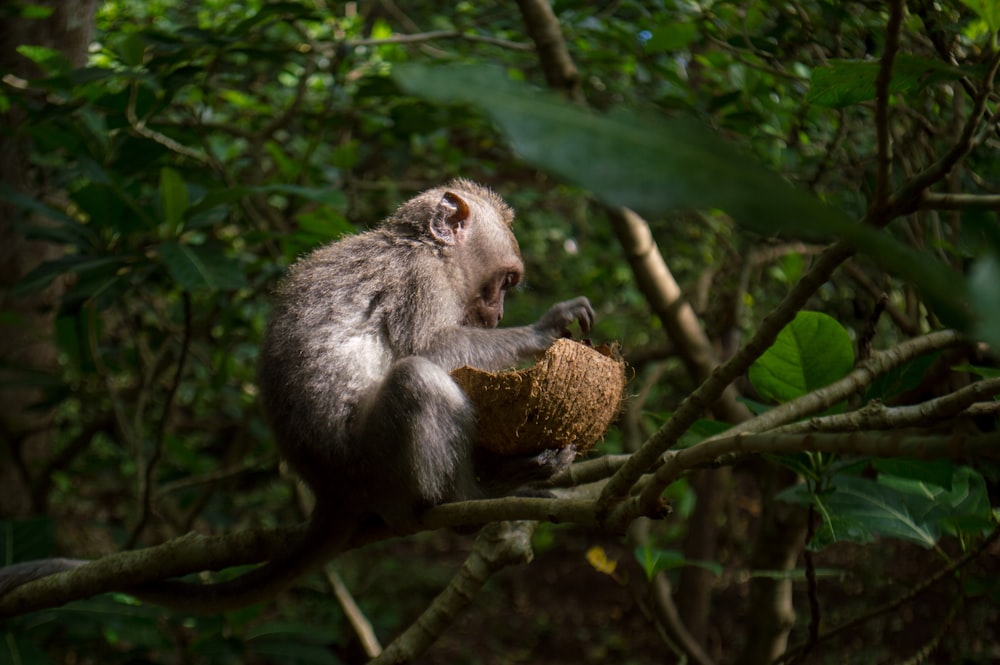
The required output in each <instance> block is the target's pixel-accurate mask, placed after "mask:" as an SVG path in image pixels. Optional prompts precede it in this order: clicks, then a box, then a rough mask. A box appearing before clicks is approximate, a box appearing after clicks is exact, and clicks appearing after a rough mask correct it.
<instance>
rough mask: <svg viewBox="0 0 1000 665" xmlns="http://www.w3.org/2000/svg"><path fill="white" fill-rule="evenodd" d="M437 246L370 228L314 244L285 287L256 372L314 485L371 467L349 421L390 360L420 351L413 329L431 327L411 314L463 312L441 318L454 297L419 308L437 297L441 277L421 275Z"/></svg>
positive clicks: (281, 438) (285, 448)
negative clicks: (424, 262)
mask: <svg viewBox="0 0 1000 665" xmlns="http://www.w3.org/2000/svg"><path fill="white" fill-rule="evenodd" d="M434 251H435V250H434V248H432V247H430V246H425V245H423V244H422V243H420V242H419V241H418V240H401V239H400V238H398V237H396V236H392V235H390V234H387V233H384V232H383V231H381V230H374V231H368V232H365V233H361V234H358V235H355V236H349V237H347V238H344V239H342V240H340V241H337V242H335V243H332V244H330V245H326V246H324V247H321V248H319V249H317V250H315V251H314V252H312V253H311V254H309V255H307V256H306V257H304V258H302V259H301V260H299V261H298V262H297V263H295V264H294V265H293V266H292V267H291V269H290V270H289V273H288V275H287V276H286V277H285V279H284V280H283V281H282V282H281V283H280V285H279V286H278V288H277V290H276V292H275V298H274V307H273V310H272V312H271V317H270V321H269V323H268V326H267V329H266V332H265V336H264V343H263V346H262V349H261V355H260V365H259V368H258V383H259V388H260V395H261V404H262V406H263V408H264V411H265V414H266V416H267V418H268V421H269V423H270V425H271V428H272V431H273V432H274V434H275V437H276V439H277V443H278V446H279V448H280V449H281V452H282V454H283V455H284V456H285V457H286V459H287V460H288V462H289V463H290V464H291V465H292V467H293V468H294V469H295V471H296V472H297V473H299V474H300V475H302V476H303V477H304V479H305V480H306V481H307V482H308V483H309V485H310V486H311V487H313V488H314V490H315V489H317V488H319V487H323V486H324V485H330V486H332V485H336V484H338V483H339V482H340V480H341V478H339V477H338V476H339V475H340V474H342V473H343V474H347V473H357V472H363V471H364V467H365V466H367V465H369V464H371V463H372V461H371V460H369V459H367V458H366V456H365V454H364V453H365V451H364V450H359V449H358V446H356V445H352V441H351V426H352V423H354V421H355V417H356V414H357V411H358V409H359V406H360V404H361V402H362V401H363V400H364V399H365V397H366V396H367V395H368V394H370V393H371V392H372V391H373V390H374V389H375V388H376V387H377V386H378V385H379V383H380V382H381V380H382V378H383V377H384V376H385V374H386V372H387V371H388V370H389V368H390V367H391V366H392V364H393V363H394V362H395V361H396V360H398V359H399V358H401V357H404V356H408V355H412V354H414V353H415V352H416V348H417V347H418V346H419V344H420V341H419V340H418V339H416V338H415V337H413V336H412V335H413V334H415V333H413V331H419V330H426V329H427V328H428V326H427V325H426V323H425V322H422V321H416V320H414V319H416V318H418V317H422V316H423V317H426V316H428V315H430V316H434V317H442V316H443V317H446V318H447V317H452V318H459V317H460V316H461V311H460V309H459V311H458V312H457V313H455V314H442V311H449V310H451V309H454V308H455V307H456V303H454V302H452V301H450V300H447V301H441V302H437V303H436V308H437V311H434V312H432V313H431V314H428V313H427V312H421V311H417V308H414V307H413V306H412V303H416V302H428V301H431V302H434V298H433V297H430V298H429V297H428V294H427V291H428V290H433V289H434V285H435V282H437V281H438V279H440V277H439V276H438V275H435V274H432V275H427V274H424V273H425V272H427V271H425V270H424V269H423V268H422V261H421V260H420V257H421V256H422V254H429V253H431V252H434ZM428 258H431V259H432V260H433V261H434V262H437V263H440V257H430V256H429V257H428ZM437 272H440V270H438V271H437Z"/></svg>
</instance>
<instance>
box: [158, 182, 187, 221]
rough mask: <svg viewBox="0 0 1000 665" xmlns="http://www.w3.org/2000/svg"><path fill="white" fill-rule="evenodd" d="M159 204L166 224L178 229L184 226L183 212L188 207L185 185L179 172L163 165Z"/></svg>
mask: <svg viewBox="0 0 1000 665" xmlns="http://www.w3.org/2000/svg"><path fill="white" fill-rule="evenodd" d="M160 205H161V206H162V207H163V218H164V220H165V221H166V222H167V225H168V226H169V227H170V228H171V229H173V230H175V231H180V230H181V229H182V228H183V226H184V212H185V211H186V210H187V209H188V207H190V205H191V204H190V201H189V200H188V190H187V185H185V184H184V179H183V178H182V177H181V174H180V173H178V172H177V171H175V170H174V169H172V168H170V167H169V166H164V167H163V168H162V169H160Z"/></svg>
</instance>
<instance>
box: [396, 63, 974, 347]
mask: <svg viewBox="0 0 1000 665" xmlns="http://www.w3.org/2000/svg"><path fill="white" fill-rule="evenodd" d="M393 77H394V78H395V80H396V82H397V83H398V84H399V85H400V86H401V87H402V88H403V89H404V90H406V91H407V92H410V93H412V94H415V95H420V96H423V97H425V98H427V99H430V100H433V101H436V102H440V103H464V104H468V105H471V106H473V107H476V108H478V109H479V110H481V111H482V112H484V113H486V114H488V115H489V116H490V117H491V118H493V120H494V121H496V122H497V123H498V124H499V125H500V127H501V128H502V129H503V131H504V132H505V133H506V134H507V136H508V137H509V139H510V141H511V143H512V144H513V145H514V147H515V149H516V150H517V151H518V153H519V154H520V155H521V156H522V157H523V158H524V159H526V160H527V161H529V162H531V163H532V164H535V165H537V166H539V167H541V168H544V169H546V170H548V171H551V172H552V173H555V174H558V175H560V176H561V177H563V178H566V179H567V180H570V181H572V182H575V183H577V184H579V185H581V186H583V187H585V188H587V189H589V190H590V191H592V192H593V193H594V194H595V195H596V196H598V197H599V198H601V199H602V200H604V201H605V202H607V203H609V204H611V205H616V206H627V207H629V208H632V209H633V210H636V211H638V212H640V213H645V214H648V215H654V216H661V215H663V214H664V213H667V212H669V211H672V210H676V209H680V208H700V209H711V208H718V209H721V210H724V211H726V212H727V213H729V214H730V215H732V216H733V218H734V219H736V220H737V221H738V222H739V223H741V224H743V225H745V226H747V227H748V228H751V229H754V230H756V231H759V232H761V233H765V234H768V235H773V234H776V233H780V234H787V235H793V236H799V237H809V238H814V239H824V238H825V239H830V238H840V239H843V240H844V241H846V242H848V243H850V244H851V245H852V246H853V247H855V248H856V249H858V250H859V251H863V252H866V253H868V254H869V255H870V256H872V257H873V258H874V259H875V260H877V261H878V262H879V263H880V264H881V265H882V266H883V267H885V268H887V269H889V270H891V271H893V272H895V273H897V274H899V275H901V276H903V277H905V278H906V279H908V280H909V281H910V282H912V283H913V284H914V285H916V286H917V287H918V288H919V289H920V290H921V292H922V293H923V294H924V296H925V297H926V298H927V300H928V301H929V302H930V303H931V304H932V305H933V306H934V308H935V312H936V313H937V314H938V315H939V316H940V317H941V318H942V319H944V320H945V321H947V322H948V323H949V324H950V325H953V326H955V327H958V328H961V329H963V330H968V329H969V328H971V326H972V321H973V318H974V317H973V315H972V313H971V311H970V309H969V305H968V303H967V302H966V301H965V300H964V299H962V298H956V297H955V288H954V285H955V274H954V273H953V272H952V271H951V270H949V269H948V268H947V267H946V266H945V265H944V264H942V263H941V262H940V261H938V260H937V259H936V258H934V257H933V256H932V255H931V254H930V253H927V252H918V251H916V250H913V249H911V248H909V247H907V246H906V245H904V244H902V243H899V242H897V241H895V240H894V239H893V238H892V237H891V236H889V235H888V234H886V233H883V232H880V231H878V230H876V229H873V228H870V227H868V226H864V225H861V224H858V223H857V222H856V221H855V220H852V219H850V218H849V217H848V216H846V215H845V214H844V213H843V212H842V211H840V210H838V209H836V208H834V207H832V206H829V205H826V204H825V203H822V202H821V201H819V200H818V199H816V198H815V197H814V196H812V195H811V194H809V193H807V192H805V191H804V190H801V189H797V188H796V187H793V186H792V185H791V184H790V183H789V182H788V181H786V180H785V179H784V178H782V177H780V176H778V175H777V174H775V173H773V172H771V171H770V170H769V169H767V168H766V167H764V166H763V165H762V164H761V163H760V162H758V161H757V160H755V159H752V158H751V157H749V156H748V155H746V154H744V153H743V152H742V151H740V150H738V149H737V148H735V147H734V146H732V145H731V144H729V143H727V142H726V141H724V140H722V139H721V138H720V137H718V136H717V135H715V134H714V133H712V132H711V131H709V130H708V129H707V128H705V127H704V126H702V125H700V124H699V123H697V122H695V121H693V120H692V119H690V118H683V117H681V118H672V119H667V118H664V117H662V116H659V115H653V114H651V113H639V112H635V111H629V110H625V109H619V110H615V111H612V112H610V113H608V114H604V115H601V114H598V113H596V112H593V111H591V110H589V109H586V108H583V107H581V106H578V105H574V104H571V103H569V102H566V101H564V100H563V99H561V98H559V97H557V96H555V95H553V94H550V93H546V92H540V91H538V90H536V89H533V88H531V87H530V86H528V85H526V84H524V83H519V82H516V81H511V80H510V79H509V78H508V77H507V76H506V75H505V74H504V73H503V71H501V70H499V69H496V68H493V67H484V66H463V65H452V66H442V67H434V66H426V65H416V64H409V65H397V66H396V67H395V69H394V70H393Z"/></svg>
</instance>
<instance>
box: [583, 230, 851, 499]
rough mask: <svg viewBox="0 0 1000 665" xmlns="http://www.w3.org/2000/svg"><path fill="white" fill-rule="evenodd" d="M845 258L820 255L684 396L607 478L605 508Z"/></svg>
mask: <svg viewBox="0 0 1000 665" xmlns="http://www.w3.org/2000/svg"><path fill="white" fill-rule="evenodd" d="M850 254H851V250H850V248H849V247H848V246H847V245H846V244H844V243H837V244H836V245H833V246H832V247H831V248H830V249H828V250H827V251H826V252H824V253H823V254H822V255H821V256H820V257H819V259H818V260H817V261H816V264H815V265H814V266H813V268H812V270H810V271H809V272H808V273H806V274H805V275H804V276H803V277H802V279H800V280H799V281H798V282H797V283H796V284H795V286H794V287H792V290H791V291H790V292H789V293H788V295H787V296H786V297H785V300H784V301H783V302H782V303H781V304H780V305H779V306H778V307H777V308H775V309H774V311H772V312H771V313H770V314H768V315H767V317H765V318H764V320H763V321H762V322H761V325H760V327H759V328H758V329H757V334H756V335H754V336H753V338H752V339H751V340H750V341H749V342H747V344H746V346H744V347H743V348H741V349H740V350H739V351H738V352H737V353H736V354H735V355H734V356H733V357H732V358H730V359H729V361H728V362H726V363H725V364H724V365H722V366H720V367H719V368H718V369H716V370H715V371H714V372H712V375H711V376H710V377H709V378H708V379H707V380H706V381H705V382H704V383H702V384H701V385H700V386H698V388H697V390H695V391H694V392H693V393H691V394H690V395H688V397H687V398H686V399H685V400H684V401H683V402H681V404H680V405H679V406H678V407H677V410H676V411H674V414H673V416H671V418H670V420H668V421H667V422H666V423H665V424H664V425H663V426H662V427H661V428H660V429H659V430H657V431H656V433H654V434H653V436H651V437H650V438H649V440H648V441H647V442H646V443H645V444H644V445H643V447H642V448H640V449H639V451H638V452H637V453H636V454H635V455H633V456H632V458H631V459H629V461H628V462H626V464H625V465H624V466H623V467H622V468H621V469H620V470H619V471H618V472H617V473H616V474H615V475H614V476H613V477H612V478H611V480H610V481H609V482H608V484H607V485H606V486H605V489H604V493H603V494H602V497H601V500H602V502H604V503H605V505H606V507H607V508H610V507H611V506H610V504H611V503H612V502H613V501H614V500H616V499H617V498H621V497H624V496H627V495H628V492H629V489H630V488H631V487H632V486H633V485H634V484H635V483H636V482H637V481H638V480H639V478H640V477H641V476H642V474H643V473H645V472H646V471H647V470H648V469H650V468H652V467H653V465H654V464H655V463H656V461H657V459H659V457H660V456H661V455H662V454H663V453H664V452H666V451H667V449H668V448H670V446H672V445H673V444H674V443H675V442H676V441H677V439H678V438H679V437H680V436H681V435H682V434H683V433H684V432H686V431H687V429H688V428H689V427H690V426H691V424H692V423H694V421H695V420H697V419H698V418H699V417H700V416H701V414H702V413H703V412H704V411H705V410H706V409H707V408H708V407H709V406H711V404H712V403H713V402H715V400H717V399H718V398H719V396H720V395H721V394H722V392H723V391H724V390H725V389H726V387H727V386H728V385H729V384H730V383H732V382H733V381H734V380H735V379H736V378H737V377H738V376H740V375H741V374H742V373H743V372H745V371H746V370H747V369H748V368H749V367H750V365H751V364H753V361H754V360H756V359H757V358H759V357H760V356H761V355H762V354H763V353H764V352H765V351H766V350H767V349H768V348H770V346H771V345H772V344H773V343H774V340H775V339H776V338H777V337H778V333H779V332H781V330H782V328H784V327H785V325H787V324H788V322H789V321H791V320H792V319H793V318H794V317H795V314H796V312H798V311H799V310H800V309H801V308H802V307H803V306H805V304H806V302H807V301H808V299H809V298H810V297H811V296H812V294H813V293H815V292H816V290H817V289H818V288H819V287H820V286H822V285H823V283H824V282H826V280H827V279H829V277H830V275H831V274H832V273H833V271H834V270H836V268H837V266H839V265H840V264H841V263H843V262H844V260H845V259H847V257H849V256H850Z"/></svg>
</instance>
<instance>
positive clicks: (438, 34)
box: [343, 30, 535, 51]
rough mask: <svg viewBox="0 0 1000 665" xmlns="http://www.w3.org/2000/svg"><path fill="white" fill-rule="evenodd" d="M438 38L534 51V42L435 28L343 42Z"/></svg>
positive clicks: (381, 43)
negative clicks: (408, 33) (411, 33)
mask: <svg viewBox="0 0 1000 665" xmlns="http://www.w3.org/2000/svg"><path fill="white" fill-rule="evenodd" d="M437 39H461V40H464V41H468V42H480V43H483V44H491V45H493V46H501V47H503V48H506V49H512V50H515V51H533V50H535V46H534V44H528V43H526V42H514V41H510V40H509V39H501V38H499V37H490V36H487V35H474V34H469V33H465V32H459V31H458V30H433V31H431V32H420V33H417V34H413V35H393V36H392V37H381V38H378V39H375V38H371V39H349V40H347V41H345V42H344V43H343V45H344V46H346V47H347V48H357V47H359V46H388V45H390V44H422V43H424V42H432V41H435V40H437Z"/></svg>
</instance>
